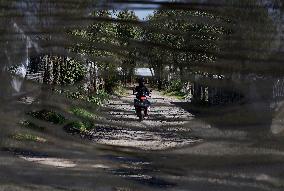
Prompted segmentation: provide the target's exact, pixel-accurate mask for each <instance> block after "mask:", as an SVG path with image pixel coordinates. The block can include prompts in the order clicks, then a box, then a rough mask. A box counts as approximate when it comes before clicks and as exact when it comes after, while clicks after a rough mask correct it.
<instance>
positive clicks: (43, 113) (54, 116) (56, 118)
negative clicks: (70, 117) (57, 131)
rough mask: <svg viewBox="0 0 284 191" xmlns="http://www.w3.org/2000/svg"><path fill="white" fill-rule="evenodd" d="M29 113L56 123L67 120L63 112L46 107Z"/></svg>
mask: <svg viewBox="0 0 284 191" xmlns="http://www.w3.org/2000/svg"><path fill="white" fill-rule="evenodd" d="M28 114H29V115H31V116H32V117H34V118H36V119H39V120H43V121H47V122H51V123H54V124H63V123H64V122H65V121H66V119H65V117H64V116H62V115H61V114H59V113H56V112H54V111H49V110H46V109H43V110H40V111H32V112H29V113H28Z"/></svg>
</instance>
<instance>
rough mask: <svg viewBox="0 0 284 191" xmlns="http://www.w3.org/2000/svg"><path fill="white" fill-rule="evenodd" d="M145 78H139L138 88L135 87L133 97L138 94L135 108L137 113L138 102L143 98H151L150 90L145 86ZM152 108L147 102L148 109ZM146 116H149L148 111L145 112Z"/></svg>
mask: <svg viewBox="0 0 284 191" xmlns="http://www.w3.org/2000/svg"><path fill="white" fill-rule="evenodd" d="M144 82H145V81H144V78H143V77H142V78H139V79H138V84H139V85H138V86H136V87H135V89H134V90H133V95H134V94H136V100H134V106H135V109H136V111H137V108H136V101H137V100H139V99H140V97H141V96H149V95H150V91H149V90H148V88H147V87H146V86H145V84H144ZM149 106H150V102H149V101H148V100H147V108H148V107H149ZM144 114H145V116H147V115H148V109H145V110H144Z"/></svg>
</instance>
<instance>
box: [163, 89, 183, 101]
mask: <svg viewBox="0 0 284 191" xmlns="http://www.w3.org/2000/svg"><path fill="white" fill-rule="evenodd" d="M163 95H165V96H171V97H174V98H176V99H179V100H182V99H184V98H185V96H186V94H185V93H183V92H180V91H171V92H168V91H163Z"/></svg>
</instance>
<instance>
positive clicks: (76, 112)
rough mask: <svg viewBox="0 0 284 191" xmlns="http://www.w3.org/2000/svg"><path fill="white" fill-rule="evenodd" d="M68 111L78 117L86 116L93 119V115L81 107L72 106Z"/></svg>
mask: <svg viewBox="0 0 284 191" xmlns="http://www.w3.org/2000/svg"><path fill="white" fill-rule="evenodd" d="M70 112H71V113H72V114H74V115H76V116H78V117H82V118H87V119H93V118H94V117H95V115H94V114H93V113H91V112H89V111H87V110H85V109H83V108H78V107H76V108H73V109H71V110H70Z"/></svg>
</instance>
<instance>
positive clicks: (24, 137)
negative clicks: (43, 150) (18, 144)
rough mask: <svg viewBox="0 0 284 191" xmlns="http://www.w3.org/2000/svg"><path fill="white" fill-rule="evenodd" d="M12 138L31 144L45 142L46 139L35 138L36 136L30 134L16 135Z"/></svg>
mask: <svg viewBox="0 0 284 191" xmlns="http://www.w3.org/2000/svg"><path fill="white" fill-rule="evenodd" d="M12 138H13V139H15V140H17V141H31V142H38V143H45V142H47V141H46V139H44V138H42V137H39V136H36V135H32V134H22V133H17V134H15V135H13V136H12Z"/></svg>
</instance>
